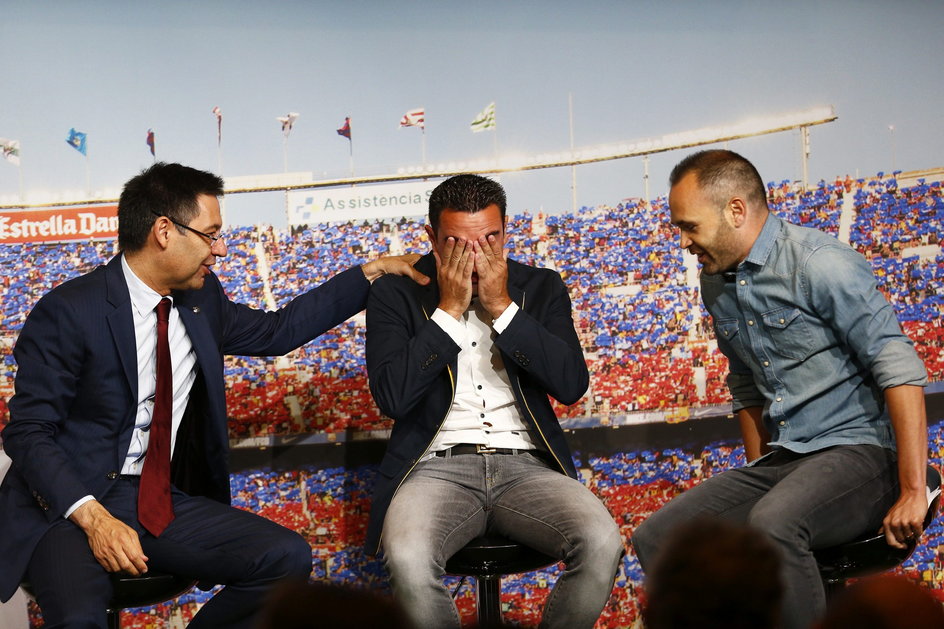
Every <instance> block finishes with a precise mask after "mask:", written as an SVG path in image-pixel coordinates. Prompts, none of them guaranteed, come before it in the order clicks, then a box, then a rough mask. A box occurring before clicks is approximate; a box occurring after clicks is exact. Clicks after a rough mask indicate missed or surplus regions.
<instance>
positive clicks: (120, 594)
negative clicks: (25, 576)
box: [20, 570, 197, 629]
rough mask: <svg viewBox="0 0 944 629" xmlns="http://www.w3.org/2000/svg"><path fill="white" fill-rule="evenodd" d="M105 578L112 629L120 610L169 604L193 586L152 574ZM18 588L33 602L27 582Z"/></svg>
mask: <svg viewBox="0 0 944 629" xmlns="http://www.w3.org/2000/svg"><path fill="white" fill-rule="evenodd" d="M109 577H110V578H111V584H112V594H111V599H110V600H109V601H108V606H107V607H106V609H105V611H106V614H107V616H108V626H109V627H110V628H112V629H118V627H119V618H120V612H121V610H123V609H128V608H129V607H147V606H148V605H154V604H156V603H163V602H164V601H169V600H170V599H172V598H177V597H178V596H180V595H181V594H184V593H185V592H188V591H189V590H190V589H191V588H192V587H193V586H194V585H196V584H197V582H196V580H195V579H191V578H188V577H181V576H177V575H173V574H167V573H166V572H156V571H154V570H151V571H149V572H147V573H145V574H142V575H139V576H131V575H130V574H123V573H112V574H110V575H109ZM20 587H21V588H23V590H24V591H25V592H26V593H27V595H29V597H30V598H33V599H35V598H36V596H35V593H34V592H33V588H32V586H31V585H30V584H29V583H28V582H23V583H20Z"/></svg>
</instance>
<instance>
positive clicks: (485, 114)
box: [469, 102, 495, 133]
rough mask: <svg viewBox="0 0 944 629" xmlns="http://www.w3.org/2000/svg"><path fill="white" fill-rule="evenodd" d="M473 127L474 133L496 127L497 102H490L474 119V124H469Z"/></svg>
mask: <svg viewBox="0 0 944 629" xmlns="http://www.w3.org/2000/svg"><path fill="white" fill-rule="evenodd" d="M469 127H470V128H471V129H472V133H478V132H479V131H488V130H489V129H494V128H495V103H494V102H492V103H489V104H488V106H486V107H485V109H483V110H482V111H481V112H479V115H477V116H476V117H475V118H474V119H473V120H472V124H471V125H469Z"/></svg>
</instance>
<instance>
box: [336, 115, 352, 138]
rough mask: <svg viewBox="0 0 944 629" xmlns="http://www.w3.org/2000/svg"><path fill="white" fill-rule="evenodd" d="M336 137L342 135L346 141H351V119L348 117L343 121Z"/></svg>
mask: <svg viewBox="0 0 944 629" xmlns="http://www.w3.org/2000/svg"><path fill="white" fill-rule="evenodd" d="M338 135H343V136H344V137H346V138H347V139H348V140H350V139H351V117H350V116H348V117H346V118H345V119H344V124H342V125H341V127H340V128H339V129H338Z"/></svg>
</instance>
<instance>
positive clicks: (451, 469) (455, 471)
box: [382, 453, 623, 629]
mask: <svg viewBox="0 0 944 629" xmlns="http://www.w3.org/2000/svg"><path fill="white" fill-rule="evenodd" d="M486 531H488V532H495V533H501V534H503V535H505V536H507V537H509V538H511V539H513V540H515V541H518V542H520V543H522V544H526V545H528V546H530V547H532V548H534V549H536V550H539V551H541V552H543V553H546V554H548V555H551V556H553V557H558V558H560V559H561V560H563V562H564V563H565V569H564V571H563V573H562V574H561V576H560V578H559V579H558V580H557V583H556V585H555V586H554V589H553V590H552V591H551V593H550V595H549V596H548V599H547V604H546V606H545V608H544V615H543V619H542V623H541V626H542V627H549V628H551V627H560V628H566V629H580V628H582V627H585V628H587V629H590V628H591V627H593V625H594V623H595V622H596V620H597V618H599V616H600V613H601V611H602V610H603V607H604V605H606V602H607V600H608V599H609V596H610V591H611V590H612V588H613V581H614V579H615V576H616V570H617V566H618V564H619V561H620V558H621V556H622V553H623V541H622V539H621V537H620V532H619V528H618V527H617V526H616V523H615V522H614V521H613V518H612V517H611V516H610V513H609V512H608V511H607V510H606V507H604V506H603V503H602V502H600V500H599V499H597V497H596V496H594V495H593V493H592V492H591V491H590V490H589V489H587V488H586V487H585V486H584V485H583V484H581V483H580V482H579V481H576V480H574V479H572V478H570V477H568V476H565V475H564V474H561V473H560V472H556V471H554V470H552V469H550V468H549V467H548V465H547V463H545V462H544V461H543V460H542V459H541V458H539V457H536V456H533V455H532V454H529V453H522V454H514V455H512V454H489V455H477V454H468V455H460V456H453V457H448V458H442V457H433V458H430V459H427V460H425V461H422V462H420V463H419V464H418V465H417V466H416V469H414V470H413V473H412V474H411V475H410V476H409V477H408V478H407V480H406V481H405V482H404V483H403V486H402V487H400V489H399V491H398V492H397V494H396V496H394V499H393V501H392V503H391V504H390V509H389V510H388V511H387V515H386V518H385V520H384V527H383V537H382V544H383V549H384V561H385V563H386V566H387V570H388V571H389V572H390V577H391V582H392V584H393V593H394V596H395V597H396V599H397V600H398V601H399V602H400V604H401V605H403V606H404V608H405V609H406V611H407V613H408V614H409V616H410V618H411V619H412V621H413V623H414V624H415V625H416V627H418V628H423V629H426V628H430V627H435V628H437V629H439V628H441V627H442V628H445V627H459V614H458V611H457V610H456V606H455V604H454V603H453V601H452V598H451V596H450V592H449V590H448V589H446V588H445V586H444V585H443V583H442V579H441V577H442V576H443V574H444V567H445V565H446V560H447V559H449V557H451V556H452V555H453V554H454V553H455V552H456V551H458V550H459V549H460V548H462V547H463V546H465V544H466V543H467V542H469V541H470V540H471V539H473V538H474V537H477V536H479V535H481V534H483V533H485V532H486Z"/></svg>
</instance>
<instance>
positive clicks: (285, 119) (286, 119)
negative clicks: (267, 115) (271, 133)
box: [276, 111, 299, 137]
mask: <svg viewBox="0 0 944 629" xmlns="http://www.w3.org/2000/svg"><path fill="white" fill-rule="evenodd" d="M298 115H299V114H298V113H297V112H294V111H290V112H288V113H287V114H286V115H284V116H279V117H278V118H276V120H278V121H279V122H281V123H282V133H284V134H285V137H288V134H289V133H291V132H292V125H293V124H295V121H296V120H298Z"/></svg>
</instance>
